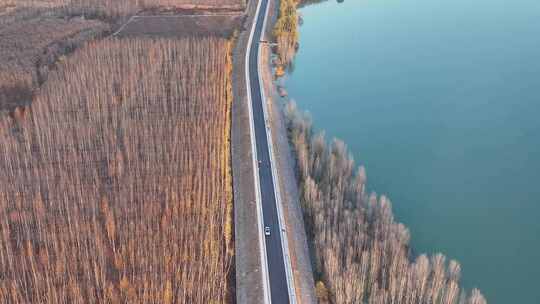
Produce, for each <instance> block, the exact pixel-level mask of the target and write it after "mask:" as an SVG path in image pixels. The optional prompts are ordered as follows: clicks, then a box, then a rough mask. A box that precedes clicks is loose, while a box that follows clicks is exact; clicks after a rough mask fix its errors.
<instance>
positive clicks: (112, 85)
mask: <svg viewBox="0 0 540 304" xmlns="http://www.w3.org/2000/svg"><path fill="white" fill-rule="evenodd" d="M229 50H230V45H229V42H228V41H226V40H224V39H219V38H204V39H182V40H157V41H154V40H149V39H136V40H109V41H105V42H100V43H92V44H90V45H89V46H87V47H85V48H84V49H81V50H79V51H77V52H75V54H74V55H73V56H71V57H70V58H69V59H67V60H66V61H64V62H63V63H62V64H61V65H60V67H59V69H58V71H54V72H52V73H51V74H50V76H49V80H48V81H47V82H46V83H45V85H44V86H43V87H42V89H41V90H40V94H39V95H38V96H37V98H36V101H35V103H34V104H33V106H32V113H30V114H27V115H29V117H28V119H25V120H23V121H22V122H20V123H17V124H13V122H11V121H10V120H9V119H8V118H7V117H3V118H0V123H1V124H4V125H5V127H4V128H0V133H1V134H0V143H1V144H0V219H1V220H0V278H1V279H0V302H1V303H55V304H56V303H205V304H206V303H224V302H228V301H229V300H230V298H231V295H232V293H231V290H232V288H233V286H232V284H231V281H230V280H229V278H231V277H233V273H234V270H233V263H232V261H233V252H234V244H233V235H232V231H233V229H232V222H231V221H232V198H231V195H232V194H231V175H230V167H229V163H230V155H229V151H230V147H229V133H230V119H229V116H230V107H231V105H230V103H231V89H230V76H229V75H230V69H231V63H230V56H229ZM8 127H9V128H8ZM2 131H3V132H2Z"/></svg>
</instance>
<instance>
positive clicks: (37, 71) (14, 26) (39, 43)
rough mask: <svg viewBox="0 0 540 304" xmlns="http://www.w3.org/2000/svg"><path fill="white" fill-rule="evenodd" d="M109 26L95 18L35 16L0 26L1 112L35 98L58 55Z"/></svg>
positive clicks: (95, 35)
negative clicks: (36, 91)
mask: <svg viewBox="0 0 540 304" xmlns="http://www.w3.org/2000/svg"><path fill="white" fill-rule="evenodd" d="M108 29H109V26H108V25H106V24H104V23H102V22H100V21H96V20H82V19H81V18H73V19H70V20H66V19H60V18H52V17H48V18H34V19H30V20H25V21H19V22H13V23H9V24H4V25H3V26H1V27H0V114H1V112H4V111H8V112H9V111H12V110H13V109H14V108H15V107H17V106H26V105H28V104H30V102H31V101H32V98H33V95H34V92H35V90H36V89H37V88H38V87H39V85H40V84H41V83H42V82H43V81H44V80H45V78H46V76H47V73H48V71H49V69H50V68H52V67H53V66H54V65H55V63H56V61H57V59H58V58H59V57H60V56H62V55H64V54H66V53H69V52H70V51H72V50H73V49H75V48H76V47H78V46H79V45H81V44H82V43H83V42H84V41H87V40H89V39H93V38H97V37H100V36H102V35H103V34H104V33H105V32H106V31H108Z"/></svg>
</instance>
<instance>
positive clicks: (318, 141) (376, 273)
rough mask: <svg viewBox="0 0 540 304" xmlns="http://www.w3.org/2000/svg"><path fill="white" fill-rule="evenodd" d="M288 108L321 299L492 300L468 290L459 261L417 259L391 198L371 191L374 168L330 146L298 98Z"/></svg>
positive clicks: (421, 303)
mask: <svg viewBox="0 0 540 304" xmlns="http://www.w3.org/2000/svg"><path fill="white" fill-rule="evenodd" d="M286 113H287V118H288V129H289V133H290V134H289V135H290V139H291V143H292V146H293V148H294V150H295V152H296V158H297V166H298V168H297V169H298V179H299V185H300V193H301V204H302V207H303V208H302V209H303V211H304V220H305V223H306V226H307V227H306V230H307V233H308V238H309V240H310V242H311V244H312V246H313V248H314V255H315V257H314V258H315V260H314V264H315V268H316V277H317V278H318V280H320V281H319V282H318V283H317V293H318V297H319V299H320V301H321V303H339V304H345V303H369V304H387V303H392V304H458V303H459V304H485V303H486V300H485V299H484V297H483V296H482V294H481V293H480V291H479V290H477V289H473V290H472V292H471V293H470V294H467V293H465V291H464V290H463V289H462V288H461V287H460V283H459V280H460V271H461V268H460V265H459V263H458V262H456V261H454V260H451V261H449V262H448V261H447V259H446V257H445V256H444V255H442V254H436V255H434V256H430V257H428V256H426V255H420V256H418V257H416V258H414V259H413V258H411V256H412V254H411V252H410V249H409V238H410V236H409V231H408V229H407V228H406V227H405V226H403V225H402V224H401V223H398V222H396V221H395V220H394V217H393V213H392V207H391V203H390V200H389V199H388V198H387V197H385V196H379V197H378V196H377V195H376V194H368V192H367V191H366V172H365V170H364V168H363V167H359V168H355V165H354V161H353V159H352V157H351V156H350V154H349V152H348V150H347V148H346V146H345V144H344V143H343V142H342V141H339V140H334V141H333V142H332V143H331V144H330V145H328V144H327V142H326V140H325V137H324V135H323V134H322V133H318V134H315V133H314V132H313V129H312V125H311V120H310V119H309V117H308V116H306V115H305V114H302V113H300V112H299V111H298V110H297V109H296V106H295V105H294V104H293V103H290V104H288V106H287V109H286Z"/></svg>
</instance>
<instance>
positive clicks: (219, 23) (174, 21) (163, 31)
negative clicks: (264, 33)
mask: <svg viewBox="0 0 540 304" xmlns="http://www.w3.org/2000/svg"><path fill="white" fill-rule="evenodd" d="M243 22H244V16H243V15H189V16H181V15H180V16H141V17H136V18H133V19H132V20H131V21H130V22H129V23H128V24H127V25H126V27H125V28H123V29H122V31H121V32H120V33H119V36H152V37H156V36H157V37H186V36H199V37H201V36H216V37H222V38H230V37H231V36H232V35H233V33H234V31H235V30H238V29H240V27H241V26H242V24H243Z"/></svg>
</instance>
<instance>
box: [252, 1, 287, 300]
mask: <svg viewBox="0 0 540 304" xmlns="http://www.w3.org/2000/svg"><path fill="white" fill-rule="evenodd" d="M259 1H261V7H260V9H259V14H258V16H257V18H256V25H255V32H254V34H253V40H252V42H251V49H250V53H249V59H248V60H249V79H250V87H251V103H252V108H253V121H254V126H255V141H256V149H257V160H258V167H259V168H258V173H259V181H260V189H261V201H262V207H263V220H264V226H268V227H270V236H266V237H265V240H266V255H267V260H268V275H269V280H270V295H271V298H272V303H273V304H287V303H289V294H288V289H287V278H286V275H285V261H284V259H283V249H282V246H281V235H280V231H279V229H280V227H279V222H278V211H277V207H276V197H275V192H274V183H273V179H272V167H271V163H270V152H269V150H268V139H267V136H266V124H265V121H264V113H263V108H262V106H263V104H262V96H261V84H260V83H259V76H258V69H257V65H258V59H259V58H258V49H259V45H258V44H259V41H260V40H261V35H262V27H263V23H264V14H265V12H266V7H267V6H268V0H259ZM246 161H247V160H246Z"/></svg>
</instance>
